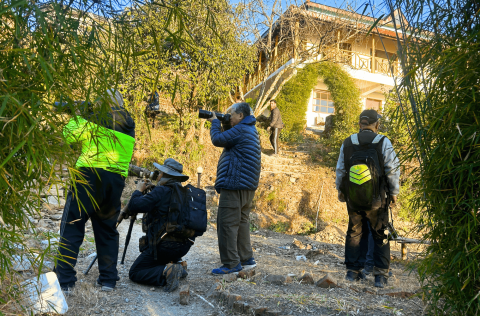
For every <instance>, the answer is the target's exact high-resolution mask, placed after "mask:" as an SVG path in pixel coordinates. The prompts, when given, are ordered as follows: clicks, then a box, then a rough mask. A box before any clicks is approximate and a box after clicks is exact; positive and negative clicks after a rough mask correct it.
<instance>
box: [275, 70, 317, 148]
mask: <svg viewBox="0 0 480 316" xmlns="http://www.w3.org/2000/svg"><path fill="white" fill-rule="evenodd" d="M317 79H318V64H310V65H307V66H306V67H304V68H303V69H299V70H297V74H296V75H295V76H294V77H293V78H292V79H290V80H289V81H288V82H287V83H286V84H285V85H284V86H283V89H282V91H281V92H280V93H279V94H278V97H277V99H276V101H277V107H278V108H279V109H280V113H282V120H283V124H284V125H285V128H284V129H283V130H282V133H281V134H280V138H281V139H282V140H287V141H294V140H296V139H298V138H299V137H300V133H301V132H302V131H303V128H304V126H305V123H306V119H305V113H306V112H307V107H308V100H309V99H310V95H311V92H312V89H313V88H314V87H315V85H316V84H317Z"/></svg>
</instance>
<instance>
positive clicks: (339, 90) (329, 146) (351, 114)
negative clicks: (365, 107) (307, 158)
mask: <svg viewBox="0 0 480 316" xmlns="http://www.w3.org/2000/svg"><path fill="white" fill-rule="evenodd" d="M318 75H319V76H320V77H322V78H323V81H324V82H325V84H326V85H327V87H328V91H330V93H331V95H332V99H333V102H334V104H335V116H334V119H333V129H332V131H331V132H330V133H328V134H326V135H324V137H323V138H322V140H321V141H322V143H323V144H324V145H325V148H326V155H325V157H326V160H327V162H330V163H332V164H334V163H335V162H336V161H337V159H338V155H339V154H340V148H341V146H342V143H343V141H344V140H345V138H347V137H348V136H350V135H351V134H353V133H356V132H358V129H359V127H358V117H359V116H360V113H361V110H362V104H361V101H360V90H359V89H358V88H357V86H356V85H355V81H354V80H353V78H352V77H351V76H350V75H349V74H348V73H347V72H346V71H345V70H343V69H342V66H340V65H338V64H335V63H332V62H322V63H320V64H319V65H318Z"/></svg>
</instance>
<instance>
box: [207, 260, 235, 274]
mask: <svg viewBox="0 0 480 316" xmlns="http://www.w3.org/2000/svg"><path fill="white" fill-rule="evenodd" d="M239 271H242V265H241V264H240V263H239V264H238V265H237V266H236V267H235V268H231V269H229V268H227V267H226V266H221V267H220V268H217V269H213V270H212V274H230V273H235V272H239Z"/></svg>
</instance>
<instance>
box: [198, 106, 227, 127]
mask: <svg viewBox="0 0 480 316" xmlns="http://www.w3.org/2000/svg"><path fill="white" fill-rule="evenodd" d="M213 113H215V116H216V117H217V119H218V120H219V121H220V122H222V128H223V130H224V131H226V130H229V129H230V128H232V125H231V124H230V114H223V113H218V112H210V111H207V110H202V109H200V110H198V118H201V119H209V118H211V117H212V116H213Z"/></svg>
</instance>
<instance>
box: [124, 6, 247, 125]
mask: <svg viewBox="0 0 480 316" xmlns="http://www.w3.org/2000/svg"><path fill="white" fill-rule="evenodd" d="M176 5H177V6H178V8H179V9H180V10H182V12H184V13H185V15H186V16H187V17H188V18H186V19H184V20H182V21H181V22H182V24H181V25H183V27H185V28H186V29H188V30H190V34H184V36H182V42H181V43H174V42H173V41H172V38H171V34H172V33H175V32H177V31H178V28H179V26H180V21H178V22H177V23H172V24H171V25H170V26H169V27H168V28H166V27H165V25H164V23H165V22H164V21H165V20H166V19H167V17H168V16H169V14H170V12H169V11H168V10H166V9H163V8H159V9H158V10H155V11H150V12H149V14H148V15H146V14H144V13H143V12H142V11H141V10H135V11H131V12H128V13H127V16H128V17H129V18H130V19H133V20H136V21H137V23H135V24H134V25H133V27H132V28H131V29H130V30H129V31H128V32H127V37H129V38H130V37H131V38H134V40H135V50H136V51H139V52H142V54H141V55H139V56H137V57H136V58H135V62H134V63H129V64H123V70H122V71H123V73H124V76H123V80H122V84H123V88H124V91H125V92H126V95H127V96H128V100H129V107H130V108H131V109H132V111H133V112H134V113H137V115H142V114H143V110H144V107H145V105H146V101H148V98H147V97H146V96H148V95H150V94H152V93H153V91H158V92H159V94H160V95H161V96H162V97H164V98H167V99H168V100H171V101H172V106H173V107H174V109H175V111H176V113H177V114H178V115H179V117H180V121H179V123H180V126H179V128H180V129H181V130H184V129H185V127H184V126H183V117H184V116H185V115H187V113H190V112H192V111H196V110H198V108H202V107H203V108H213V107H216V106H217V104H218V100H219V99H221V98H225V96H226V95H227V93H230V91H231V90H232V89H234V88H235V87H236V86H238V84H239V80H240V79H241V78H242V76H243V74H244V73H245V71H249V70H251V69H252V66H253V60H254V58H255V51H254V50H252V49H251V48H250V47H249V45H248V44H247V43H246V42H245V41H242V40H240V38H241V33H242V24H241V23H240V21H239V20H238V19H237V15H238V13H237V12H236V11H235V10H233V8H232V7H231V6H230V5H229V4H228V3H227V2H225V1H214V0H204V1H202V2H197V1H179V2H176ZM212 13H213V14H214V15H215V25H216V28H215V29H211V28H205V27H204V25H205V23H207V22H208V20H209V19H211V17H212V16H211V14H212Z"/></svg>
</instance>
